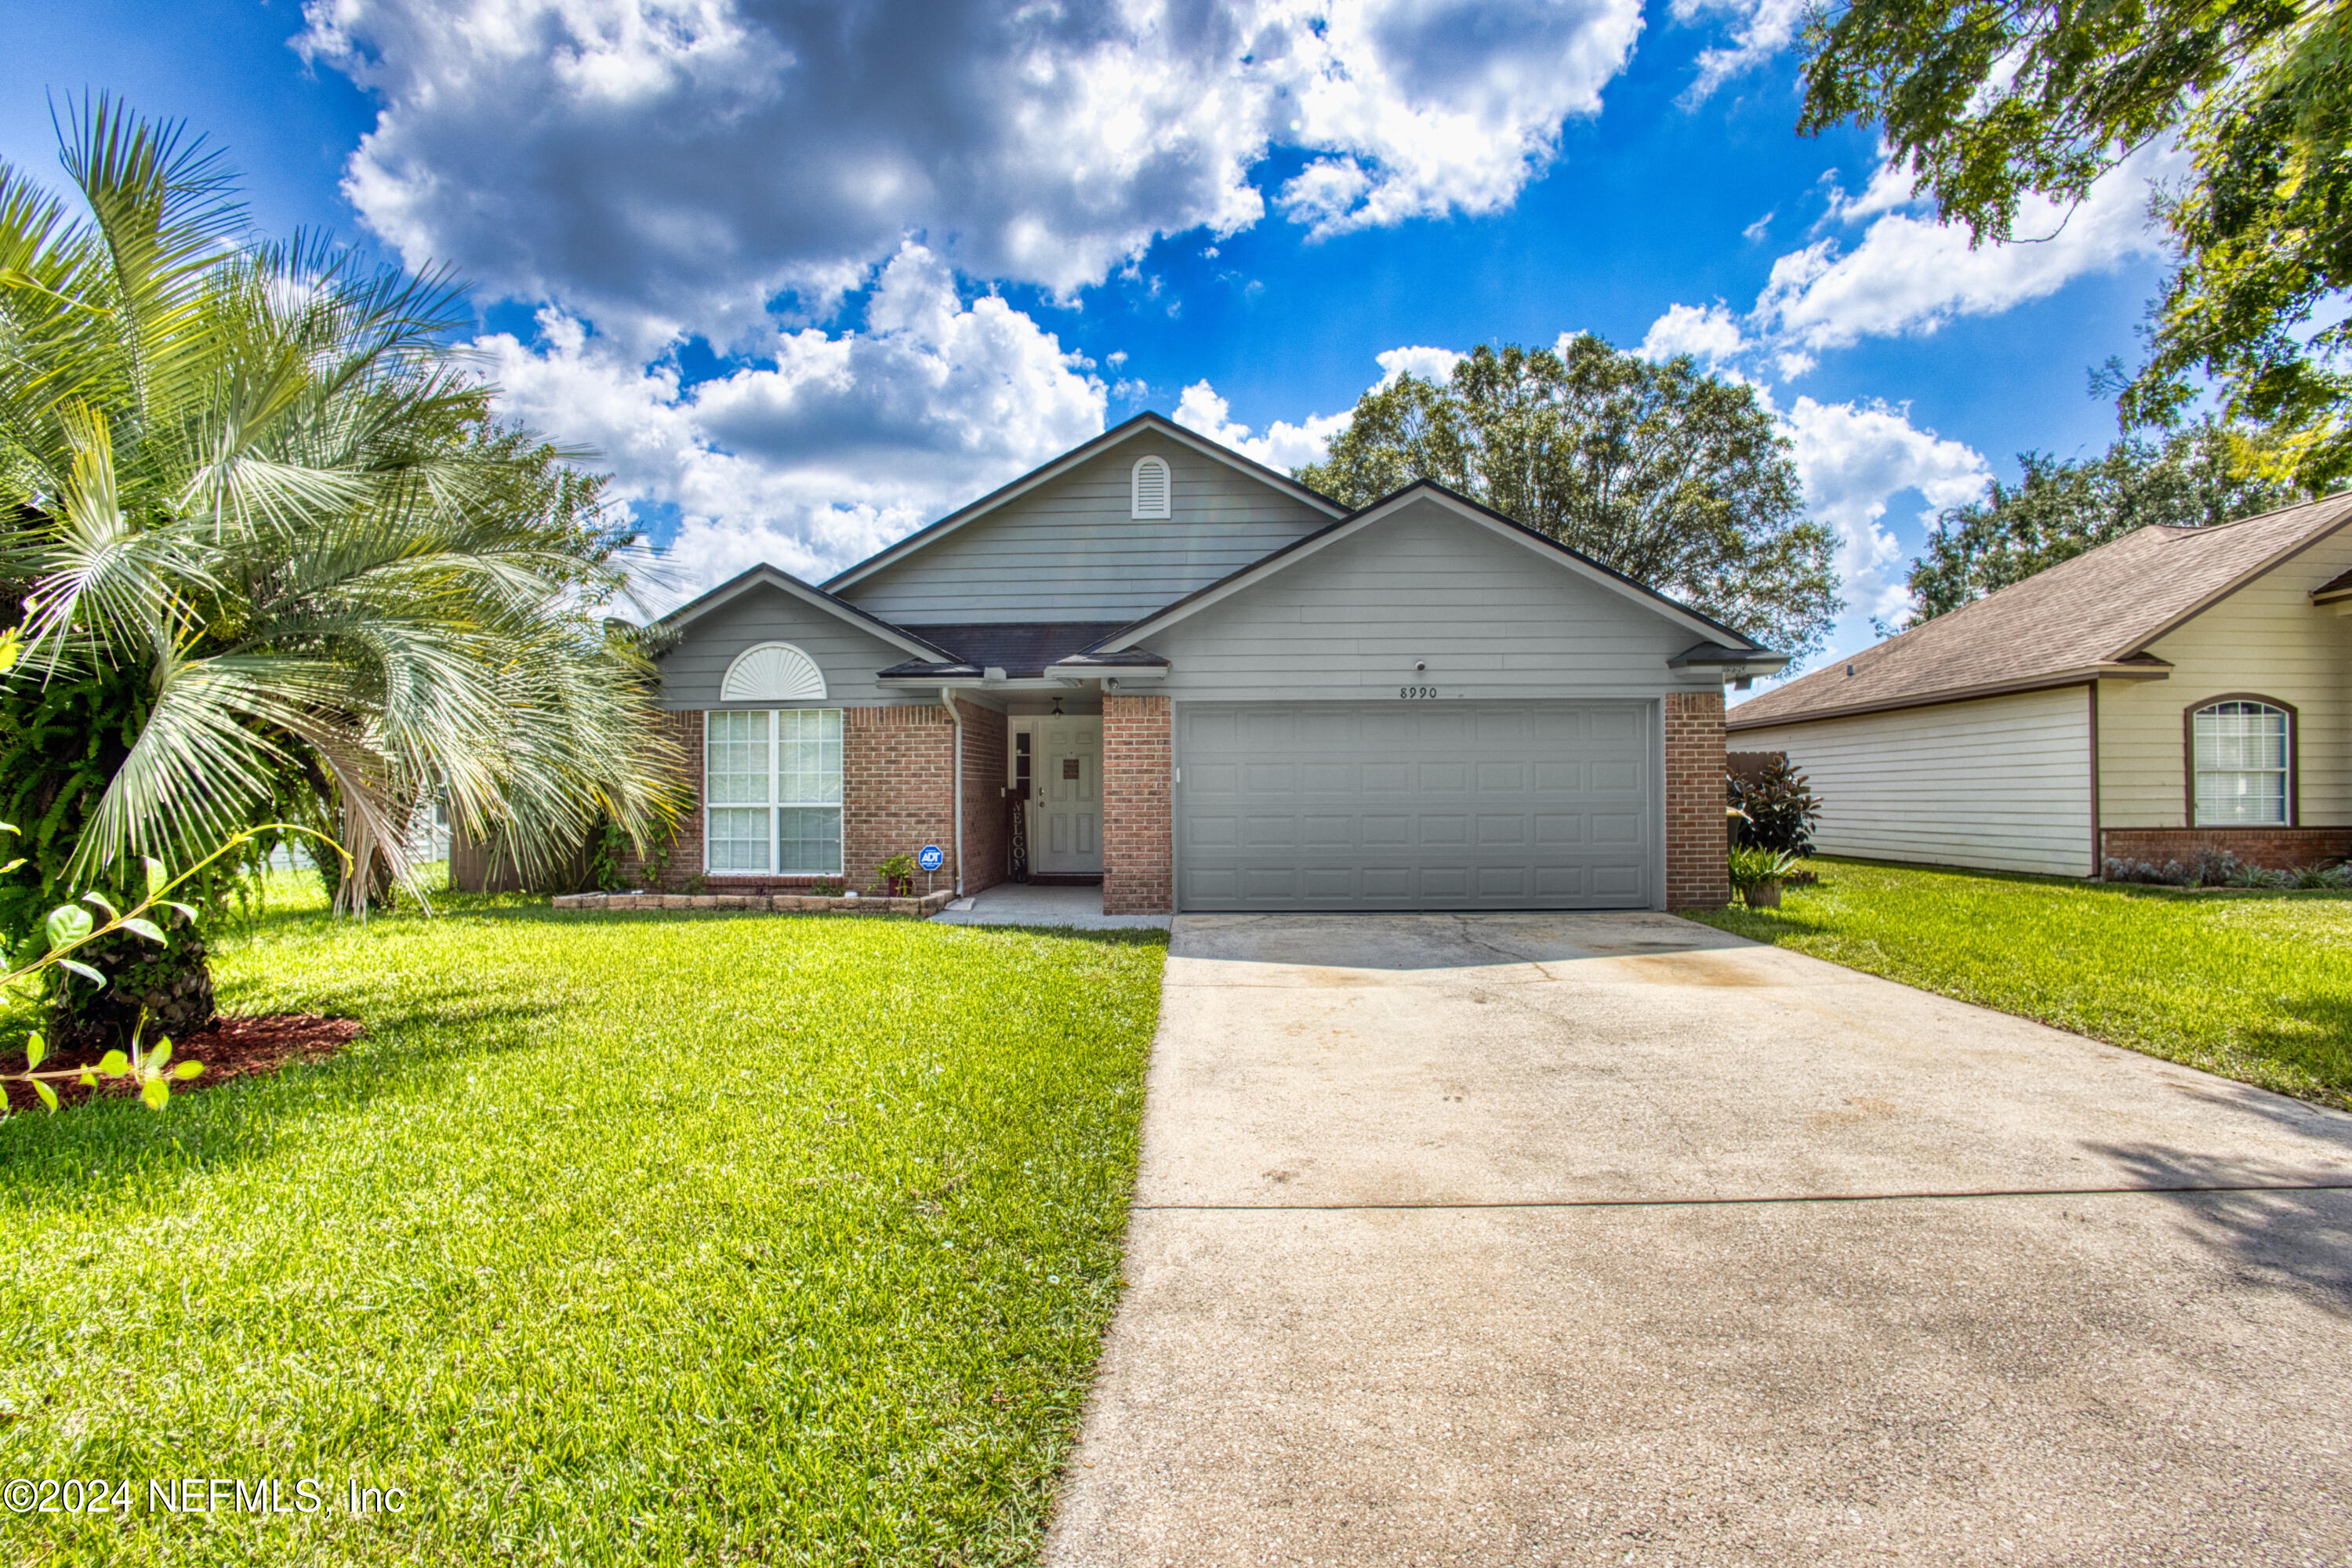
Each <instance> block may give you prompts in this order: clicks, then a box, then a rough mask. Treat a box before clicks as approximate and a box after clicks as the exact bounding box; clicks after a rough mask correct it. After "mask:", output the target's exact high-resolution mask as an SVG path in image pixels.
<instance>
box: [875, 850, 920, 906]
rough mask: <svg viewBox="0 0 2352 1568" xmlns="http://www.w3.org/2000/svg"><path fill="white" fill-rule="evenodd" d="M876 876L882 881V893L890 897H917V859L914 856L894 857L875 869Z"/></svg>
mask: <svg viewBox="0 0 2352 1568" xmlns="http://www.w3.org/2000/svg"><path fill="white" fill-rule="evenodd" d="M874 874H875V876H877V877H878V878H880V879H881V881H882V886H881V891H882V892H883V893H884V894H886V895H887V896H888V897H890V898H894V899H911V898H913V897H914V896H915V858H914V857H913V856H912V855H893V856H891V857H890V858H888V859H887V860H885V861H883V862H882V864H880V865H879V866H877V867H875V868H874Z"/></svg>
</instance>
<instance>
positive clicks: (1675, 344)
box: [1633, 304, 1748, 365]
mask: <svg viewBox="0 0 2352 1568" xmlns="http://www.w3.org/2000/svg"><path fill="white" fill-rule="evenodd" d="M1747 349H1748V339H1747V336H1746V334H1745V333H1743V332H1741V331H1740V330H1739V321H1738V317H1736V316H1734V315H1733V314H1732V313H1731V312H1730V311H1729V310H1726V309H1724V307H1723V306H1721V305H1719V304H1717V305H1669V306H1667V307H1666V313H1665V314H1664V315H1663V316H1660V317H1659V318H1658V319H1657V320H1656V321H1653V322H1651V323H1650V331H1649V332H1648V334H1647V335H1646V336H1644V337H1643V339H1642V346H1641V347H1639V348H1637V349H1635V350H1634V351H1633V352H1634V353H1637V354H1640V355H1641V356H1642V357H1643V359H1646V360H1669V359H1672V358H1674V357H1675V355H1676V354H1689V355H1690V356H1691V357H1692V358H1694V359H1696V360H1697V361H1698V362H1699V363H1702V364H1706V365H1714V364H1727V363H1731V362H1732V361H1734V360H1737V359H1738V357H1739V356H1740V354H1742V353H1745V352H1746V351H1747Z"/></svg>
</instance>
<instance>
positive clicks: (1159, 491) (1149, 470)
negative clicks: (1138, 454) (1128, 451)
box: [1129, 458, 1168, 517]
mask: <svg viewBox="0 0 2352 1568" xmlns="http://www.w3.org/2000/svg"><path fill="white" fill-rule="evenodd" d="M1132 484H1133V488H1134V504H1133V505H1132V506H1131V507H1129V515H1130V516H1133V517H1166V516H1167V515H1168V459H1167V458H1137V459H1135V474H1134V479H1133V480H1132Z"/></svg>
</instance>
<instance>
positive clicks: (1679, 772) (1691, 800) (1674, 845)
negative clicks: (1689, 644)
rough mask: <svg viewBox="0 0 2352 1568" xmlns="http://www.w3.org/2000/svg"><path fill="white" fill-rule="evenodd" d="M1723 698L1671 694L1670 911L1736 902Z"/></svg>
mask: <svg viewBox="0 0 2352 1568" xmlns="http://www.w3.org/2000/svg"><path fill="white" fill-rule="evenodd" d="M1724 766H1725V759H1724V745H1723V693H1722V692H1721V691H1720V690H1715V691H1670V692H1668V693H1667V694H1666V907H1667V908H1668V909H1670V910H1714V909H1721V908H1722V907H1723V906H1724V905H1726V904H1727V903H1729V902H1730V901H1731V873H1730V868H1729V867H1728V866H1727V864H1726V863H1725V857H1726V855H1727V854H1728V853H1729V850H1730V847H1731V837H1730V834H1729V833H1728V832H1727V829H1726V825H1725V819H1724V807H1725V796H1726V789H1725V784H1724V779H1725V773H1724Z"/></svg>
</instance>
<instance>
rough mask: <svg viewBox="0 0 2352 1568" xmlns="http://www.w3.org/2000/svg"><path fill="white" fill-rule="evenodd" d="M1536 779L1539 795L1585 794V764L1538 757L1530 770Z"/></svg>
mask: <svg viewBox="0 0 2352 1568" xmlns="http://www.w3.org/2000/svg"><path fill="white" fill-rule="evenodd" d="M1530 771H1531V772H1532V773H1534V775H1535V777H1534V784H1535V789H1536V793H1537V794H1538V795H1581V794H1583V793H1584V764H1583V763H1574V762H1569V761H1566V760H1564V759H1556V758H1551V757H1538V758H1537V759H1536V761H1535V764H1534V766H1533V768H1532V769H1531V770H1530Z"/></svg>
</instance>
